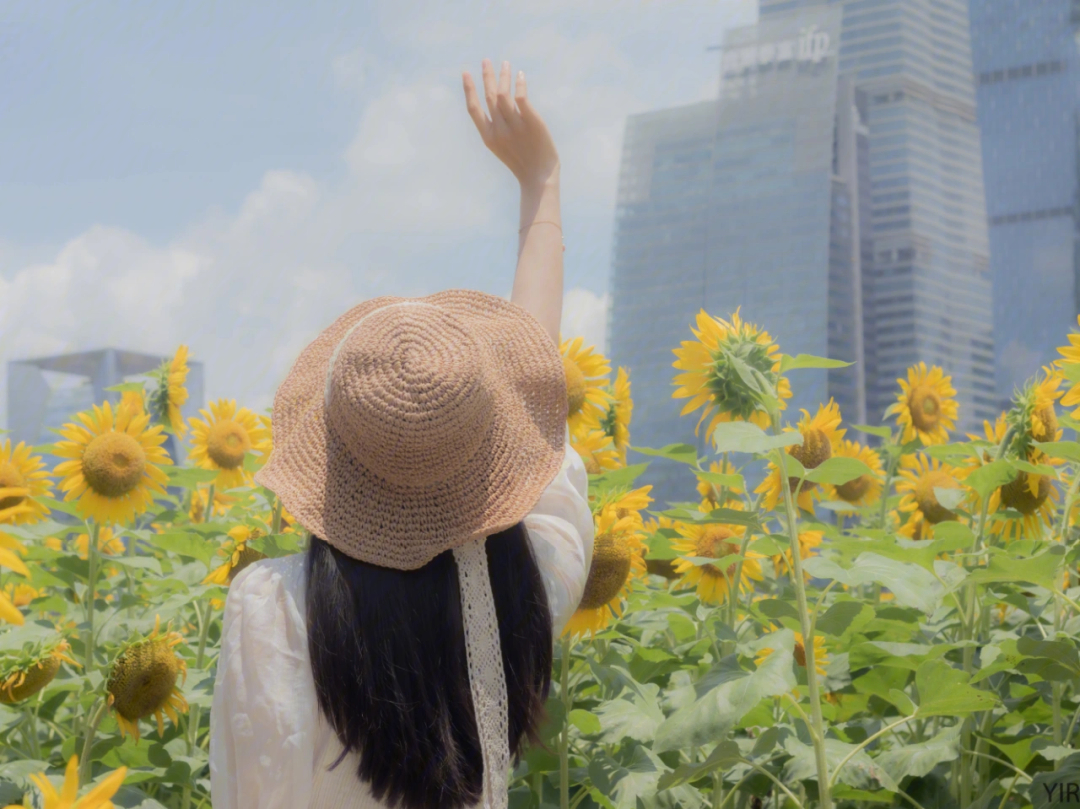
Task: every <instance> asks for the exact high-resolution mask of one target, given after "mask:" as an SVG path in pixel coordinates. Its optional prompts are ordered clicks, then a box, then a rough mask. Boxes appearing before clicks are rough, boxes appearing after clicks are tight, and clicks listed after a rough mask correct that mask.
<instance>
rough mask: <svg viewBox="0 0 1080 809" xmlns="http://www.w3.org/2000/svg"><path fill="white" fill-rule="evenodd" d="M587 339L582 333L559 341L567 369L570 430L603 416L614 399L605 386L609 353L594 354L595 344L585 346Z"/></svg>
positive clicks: (580, 427)
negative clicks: (570, 338)
mask: <svg viewBox="0 0 1080 809" xmlns="http://www.w3.org/2000/svg"><path fill="white" fill-rule="evenodd" d="M584 341H585V340H584V338H583V337H575V338H574V339H573V340H564V341H563V342H562V343H560V345H559V351H560V352H561V353H562V362H563V370H564V371H565V372H566V397H567V423H568V424H569V425H570V432H571V433H574V432H577V431H579V430H580V429H582V427H583V426H584V423H585V422H586V421H588V420H590V419H591V420H592V421H594V422H596V421H600V420H602V419H604V418H605V416H606V415H607V409H608V405H609V404H611V400H612V395H611V394H610V393H609V392H608V391H607V390H606V386H607V375H608V374H610V373H611V366H610V365H609V364H608V360H607V357H605V356H603V355H602V354H594V353H593V347H592V346H589V347H588V348H582V343H583V342H584Z"/></svg>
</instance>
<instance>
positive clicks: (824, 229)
mask: <svg viewBox="0 0 1080 809" xmlns="http://www.w3.org/2000/svg"><path fill="white" fill-rule="evenodd" d="M839 34H840V11H839V9H817V10H814V11H813V12H812V13H810V14H805V13H795V14H792V15H785V16H783V17H780V16H778V17H777V18H775V19H772V20H768V21H764V22H762V23H760V24H759V25H756V26H749V27H746V28H741V29H736V30H733V31H730V32H728V34H727V36H726V37H725V46H724V55H723V59H722V71H723V81H722V83H721V94H720V97H719V98H718V99H717V100H716V101H709V102H702V103H698V104H691V105H687V106H684V107H678V108H674V109H669V110H660V111H656V112H649V113H645V114H642V115H636V116H632V117H630V118H629V119H628V120H627V126H626V133H625V136H624V143H623V162H622V170H621V173H620V180H619V191H618V209H617V216H616V222H617V224H616V238H615V249H614V262H613V278H612V284H611V290H612V309H611V316H610V318H609V334H608V345H609V346H610V349H609V353H610V355H611V360H612V364H613V366H615V367H617V366H620V365H622V366H626V367H627V368H628V369H629V370H630V373H631V380H632V383H633V392H634V403H635V407H634V420H633V424H632V427H631V430H632V443H633V444H636V445H639V446H652V447H660V446H664V445H666V444H673V443H691V444H693V443H695V437H694V434H693V429H694V425H695V423H696V422H697V419H698V418H699V416H700V411H696V412H695V413H694V414H693V415H692V416H691V415H689V414H688V415H686V416H680V415H679V413H680V411H681V410H682V408H683V406H684V405H685V404H686V402H687V401H688V400H687V399H673V398H672V396H671V394H672V392H673V391H674V390H675V386H674V385H673V381H672V380H673V378H674V376H675V375H676V374H677V373H678V372H677V371H676V370H675V369H674V368H673V367H672V362H673V361H674V360H675V356H674V354H673V353H672V350H673V349H674V348H677V347H678V346H679V345H680V343H681V342H682V341H684V340H692V339H694V338H693V334H692V332H691V331H690V327H691V326H692V325H693V324H694V323H695V317H696V315H697V313H698V312H699V311H700V310H701V309H705V310H706V311H707V312H708V313H709V314H712V315H716V316H720V317H724V318H728V317H729V316H730V315H731V313H733V312H734V311H735V310H736V309H739V308H741V311H740V315H741V316H742V317H743V318H744V319H745V320H747V321H749V322H752V323H755V324H757V325H758V326H760V327H761V328H763V329H765V330H767V331H769V333H770V334H771V335H772V336H773V338H774V339H775V340H776V341H777V342H778V343H779V345H780V347H781V350H782V351H784V352H785V353H788V354H792V355H795V354H800V353H805V354H815V355H819V356H833V357H836V358H838V359H844V360H848V361H852V362H856V363H857V365H856V366H855V367H854V368H847V369H844V370H843V371H841V372H828V371H824V370H814V371H810V370H807V371H798V372H795V373H793V374H792V375H791V379H792V386H793V389H794V394H795V395H794V397H793V399H792V400H791V401H790V402H789V403H788V409H787V415H788V416H789V417H790V418H791V419H792V420H793V421H794V420H797V419H798V416H799V413H798V411H799V408H807V409H810V410H815V409H816V408H817V406H818V404H819V403H824V402H827V401H828V399H829V398H830V396H831V397H834V398H836V400H837V401H838V403H839V404H840V407H841V410H842V412H843V413H845V415H846V416H847V417H848V418H849V419H852V420H856V421H862V420H863V414H864V412H865V403H864V398H863V390H864V385H863V384H862V381H861V376H860V374H861V373H862V368H863V363H862V362H860V360H862V320H863V316H862V312H861V306H862V297H863V293H862V291H861V288H860V284H861V280H862V275H863V273H862V269H861V265H862V261H863V258H864V253H865V252H866V250H867V249H868V241H867V239H866V238H865V237H864V227H865V226H864V225H863V224H862V222H863V220H862V219H860V215H859V214H860V211H859V208H860V203H863V202H865V200H866V198H867V196H868V194H869V186H868V183H867V181H866V178H865V177H863V178H861V179H860V167H861V168H862V171H863V174H864V175H865V160H866V151H867V146H866V144H867V130H866V127H865V125H864V123H863V122H862V120H861V113H860V111H859V110H860V107H862V108H863V109H864V110H865V99H864V98H863V96H862V94H861V93H859V92H857V90H856V88H855V87H854V86H853V85H852V84H851V82H846V81H840V80H839V79H838V74H837V60H836V46H837V43H838V42H839ZM860 145H861V147H862V148H861V152H860ZM707 438H708V437H707V436H706V435H705V434H704V431H703V430H702V432H701V434H700V435H699V436H698V437H697V439H696V443H697V445H698V448H699V450H700V451H701V452H703V453H704V452H707V447H708V444H707ZM641 460H651V459H645V458H644V457H643V456H637V457H631V459H630V461H631V462H632V463H633V462H638V461H641ZM652 464H653V465H652V467H651V468H650V476H649V479H648V480H649V482H650V483H653V485H654V487H655V488H654V490H653V492H652V495H653V496H654V497H655V498H656V500H657V502H658V504H659V505H661V506H662V505H663V504H664V503H665V502H666V501H690V500H694V501H696V499H697V496H696V493H695V492H694V483H695V479H694V477H693V475H692V474H691V473H690V471H689V469H688V468H687V467H685V466H682V465H678V464H675V463H672V462H667V461H661V460H655V461H652Z"/></svg>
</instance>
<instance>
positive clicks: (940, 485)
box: [896, 453, 962, 538]
mask: <svg viewBox="0 0 1080 809" xmlns="http://www.w3.org/2000/svg"><path fill="white" fill-rule="evenodd" d="M900 467H901V468H900V478H901V480H899V481H898V482H897V484H896V491H897V492H903V493H904V495H903V497H901V498H900V504H899V506H898V508H899V509H900V511H903V512H907V513H909V514H913V513H914V512H916V511H917V512H918V514H919V518H920V519H921V520H922V522H923V523H925V525H923V526H922V527H921V529H920V533H921V534H922V535H925V536H926V537H933V535H934V526H935V525H937V524H938V523H940V522H948V521H951V520H955V519H956V514H955V513H954V512H953V511H951V510H950V509H948V508H946V507H945V506H943V505H941V503H939V502H938V499H937V494H935V492H934V489H959V488H960V483H959V477H962V474H960V473H958V471H957V470H956V469H954V468H953V467H952V466H950V465H948V464H943V463H942V462H941V461H939V460H937V459H936V458H930V457H928V456H926V455H924V454H922V453H919V454H918V455H916V456H913V455H907V456H905V457H904V459H903V460H902V461H901V462H900ZM920 538H921V536H920Z"/></svg>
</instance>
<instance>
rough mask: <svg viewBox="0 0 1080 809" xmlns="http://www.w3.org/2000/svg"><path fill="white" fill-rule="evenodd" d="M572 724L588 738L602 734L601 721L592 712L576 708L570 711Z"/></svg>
mask: <svg viewBox="0 0 1080 809" xmlns="http://www.w3.org/2000/svg"><path fill="white" fill-rule="evenodd" d="M570 724H571V725H573V726H574V727H576V728H577V729H578V730H580V731H581V732H582V733H583V734H585V735H586V736H595V735H596V734H598V733H599V732H600V729H601V727H600V720H599V719H598V718H597V717H596V714H594V713H592V712H591V711H585V710H582V709H581V708H575V709H574V710H572V711H570Z"/></svg>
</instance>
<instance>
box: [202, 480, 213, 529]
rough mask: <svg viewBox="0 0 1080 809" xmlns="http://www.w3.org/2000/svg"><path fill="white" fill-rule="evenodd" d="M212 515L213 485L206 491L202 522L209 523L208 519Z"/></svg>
mask: <svg viewBox="0 0 1080 809" xmlns="http://www.w3.org/2000/svg"><path fill="white" fill-rule="evenodd" d="M213 515H214V484H213V483H211V484H210V488H209V489H207V490H206V512H205V513H204V514H203V522H204V523H207V522H210V518H211V517H212V516H213Z"/></svg>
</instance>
